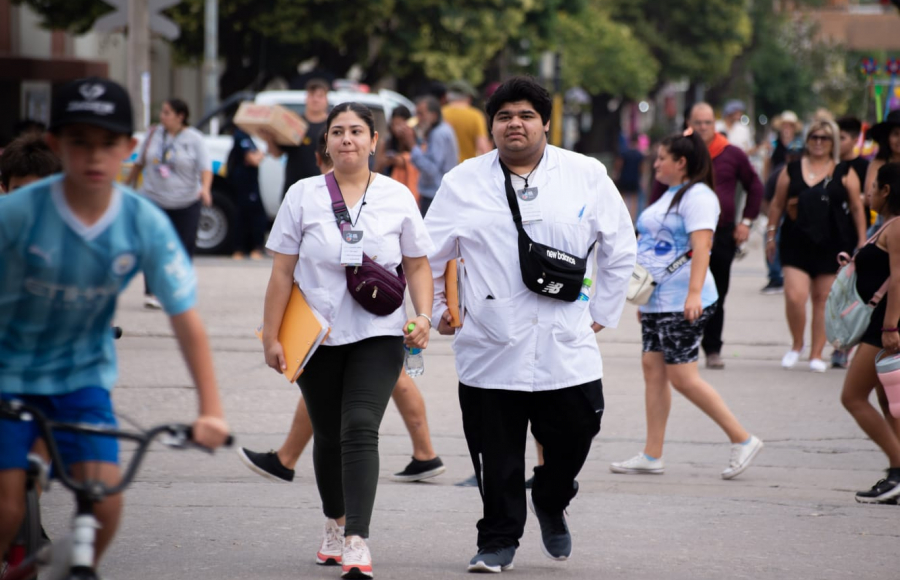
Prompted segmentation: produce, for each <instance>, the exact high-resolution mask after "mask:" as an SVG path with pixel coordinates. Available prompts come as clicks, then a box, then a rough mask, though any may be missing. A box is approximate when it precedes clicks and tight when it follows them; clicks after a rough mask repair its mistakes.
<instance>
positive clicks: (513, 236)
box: [425, 145, 636, 391]
mask: <svg viewBox="0 0 900 580" xmlns="http://www.w3.org/2000/svg"><path fill="white" fill-rule="evenodd" d="M539 168H540V169H539V171H538V172H536V173H535V176H534V179H533V180H532V182H531V185H532V186H536V187H538V191H539V195H538V200H539V201H540V204H541V211H542V214H543V221H541V222H539V223H533V224H526V225H525V230H526V231H527V232H528V235H529V236H531V238H532V239H533V240H534V241H536V242H540V243H543V244H547V245H549V246H552V247H554V248H557V249H560V250H563V251H565V252H567V253H570V254H575V255H578V256H581V257H583V256H585V255H586V254H587V251H588V248H589V247H590V246H592V245H593V244H594V243H595V242H596V243H597V245H596V247H595V248H594V250H593V253H592V258H593V259H594V260H595V261H596V266H597V269H596V272H597V273H596V274H595V276H594V277H595V278H596V279H595V280H593V282H594V284H593V288H594V291H593V295H592V297H591V300H590V302H584V301H578V302H562V301H560V300H553V299H550V298H546V297H544V296H539V295H537V294H535V293H534V292H531V291H530V290H528V289H527V288H526V287H525V284H524V283H523V282H522V274H521V270H520V269H519V255H518V245H517V237H518V234H517V232H516V227H515V224H514V223H513V219H512V214H511V213H510V209H509V204H508V202H507V200H506V189H505V186H504V178H503V171H502V169H501V168H500V163H499V159H498V153H497V151H493V152H491V153H488V154H485V155H482V156H480V157H476V158H474V159H469V160H467V161H465V162H463V163H462V164H461V165H459V166H457V167H456V168H455V169H453V170H452V171H450V172H449V173H447V174H446V175H444V179H443V181H442V182H441V187H440V189H439V190H438V192H437V195H436V196H435V201H434V203H433V204H432V206H431V208H430V209H429V210H428V215H427V217H426V219H425V226H426V228H427V229H428V233H429V234H430V235H431V239H432V241H433V242H434V244H435V247H436V250H435V252H434V253H432V254H430V255H429V260H430V261H431V268H432V270H433V272H434V276H435V306H434V313H433V315H434V320H435V323H437V321H438V320H439V319H440V316H441V315H442V314H443V313H444V311H445V310H446V308H447V305H446V304H447V303H446V298H445V295H444V277H443V274H444V270H445V267H446V263H447V261H449V260H451V259H454V258H456V257H457V247H458V249H459V255H460V256H461V257H462V258H463V259H464V260H465V269H466V277H465V287H464V294H465V309H466V318H465V321H464V324H463V327H462V328H461V329H460V330H459V331H457V333H456V336H455V338H454V340H453V349H454V351H455V353H456V371H457V374H458V375H459V380H460V381H461V382H462V383H463V384H465V385H468V386H471V387H480V388H486V389H506V390H512V391H548V390H555V389H563V388H567V387H572V386H575V385H580V384H583V383H587V382H591V381H595V380H597V379H600V378H602V377H603V361H602V359H601V357H600V349H599V348H598V346H597V341H596V338H595V337H594V333H593V331H592V330H591V328H590V325H591V322H592V321H594V322H597V323H598V324H601V325H603V326H605V327H608V328H614V327H615V326H616V325H617V324H618V322H619V318H620V317H621V315H622V308H623V306H624V302H625V292H626V289H627V286H628V280H629V278H630V277H631V273H632V272H633V270H634V263H635V254H636V241H635V237H634V226H633V225H632V223H631V218H630V216H629V213H628V209H627V208H626V207H625V203H624V202H623V200H622V197H621V195H620V194H619V192H618V190H617V189H616V187H615V185H614V184H613V182H612V180H611V179H610V178H609V176H608V175H607V172H606V168H605V167H604V166H603V164H601V163H600V162H599V161H597V160H595V159H592V158H589V157H586V156H584V155H580V154H577V153H572V152H570V151H565V150H563V149H559V148H557V147H553V146H550V145H548V146H547V147H546V149H545V151H544V158H543V160H542V161H541V163H540V166H539ZM587 276H591V269H590V267H589V268H588V273H587ZM489 297H490V298H489Z"/></svg>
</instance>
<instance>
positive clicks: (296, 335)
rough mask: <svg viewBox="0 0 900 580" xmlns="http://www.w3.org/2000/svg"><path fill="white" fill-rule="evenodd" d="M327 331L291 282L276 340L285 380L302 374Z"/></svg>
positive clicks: (320, 317) (321, 320) (316, 313)
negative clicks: (281, 351) (289, 295)
mask: <svg viewBox="0 0 900 580" xmlns="http://www.w3.org/2000/svg"><path fill="white" fill-rule="evenodd" d="M329 332H331V328H330V327H329V326H328V322H327V321H326V320H325V318H324V317H322V315H321V314H319V313H318V312H317V311H316V309H315V308H313V307H312V306H310V305H309V303H308V302H307V301H306V298H305V297H304V296H303V293H302V292H301V291H300V288H299V287H297V285H296V284H294V285H293V288H292V289H291V297H290V299H289V300H288V304H287V308H285V309H284V317H283V318H282V319H281V329H280V330H279V331H278V342H280V343H281V348H282V349H284V362H285V363H287V369H286V370H285V371H284V376H285V377H286V378H287V380H288V381H290V382H292V383H293V382H295V381H296V380H297V378H298V377H299V376H300V375H301V374H303V369H304V368H305V367H306V363H308V362H309V359H310V358H312V355H313V353H315V352H316V349H317V348H319V345H321V344H322V343H323V342H325V339H326V338H328V333H329ZM256 336H258V337H259V339H260V340H262V325H260V326H259V328H257V329H256Z"/></svg>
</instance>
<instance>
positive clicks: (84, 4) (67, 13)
mask: <svg viewBox="0 0 900 580" xmlns="http://www.w3.org/2000/svg"><path fill="white" fill-rule="evenodd" d="M12 3H13V4H15V5H17V6H18V5H22V4H24V5H26V6H28V7H29V8H31V9H32V10H34V11H35V12H36V13H37V14H38V15H40V16H41V26H43V27H44V28H47V29H51V30H68V31H69V32H74V33H75V34H84V33H85V32H87V31H88V30H90V29H91V26H93V25H94V22H95V21H96V20H97V19H98V18H100V17H101V16H103V15H104V14H106V13H107V12H112V10H113V7H112V6H110V5H109V4H107V3H105V2H103V1H102V0H12Z"/></svg>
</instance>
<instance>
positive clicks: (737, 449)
mask: <svg viewBox="0 0 900 580" xmlns="http://www.w3.org/2000/svg"><path fill="white" fill-rule="evenodd" d="M762 448H763V442H762V440H761V439H759V438H758V437H757V436H756V435H751V436H750V442H749V443H746V444H745V443H734V444H733V445H732V446H731V461H729V462H728V469H726V470H725V471H723V472H722V479H734V478H735V477H737V476H738V475H740V474H741V473H743V472H744V470H745V469H747V468H748V467H750V462H751V461H753V458H754V457H756V455H757V454H758V453H759V451H760V450H761V449H762Z"/></svg>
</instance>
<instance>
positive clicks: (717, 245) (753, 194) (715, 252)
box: [652, 103, 763, 369]
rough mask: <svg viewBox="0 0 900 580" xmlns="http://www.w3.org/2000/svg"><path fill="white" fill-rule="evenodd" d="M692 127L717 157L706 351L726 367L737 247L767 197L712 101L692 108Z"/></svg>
mask: <svg viewBox="0 0 900 580" xmlns="http://www.w3.org/2000/svg"><path fill="white" fill-rule="evenodd" d="M688 126H689V127H690V128H691V129H693V130H694V131H695V132H696V133H697V134H698V135H700V137H701V138H702V139H703V141H704V142H705V143H706V146H707V147H708V148H709V154H710V156H711V157H712V160H713V180H714V181H715V184H716V188H715V189H716V195H717V196H718V198H719V206H720V207H721V213H720V214H719V223H718V225H717V226H716V233H715V236H714V237H713V248H712V254H711V255H710V257H709V269H710V271H711V272H712V275H713V279H715V281H716V290H718V292H719V301H718V303H717V308H716V312H715V314H714V315H713V316H712V318H710V320H709V322H708V323H707V325H706V329H705V330H704V332H703V342H702V346H703V351H704V352H705V353H706V368H710V369H722V368H725V363H724V362H723V361H722V357H721V355H720V353H721V351H722V327H723V326H724V323H725V309H724V306H725V296H726V295H727V294H728V284H729V281H730V278H731V263H732V262H733V261H734V254H735V251H737V247H738V246H740V245H741V244H743V243H744V242H746V241H747V238H749V237H750V227H751V226H752V225H753V220H755V219H756V217H757V216H758V215H759V205H760V203H761V201H762V197H763V185H762V182H761V181H760V180H759V176H758V175H757V174H756V171H755V170H754V169H753V166H752V165H750V159H749V158H748V157H747V154H746V153H744V152H743V151H742V150H741V149H739V148H738V147H735V146H734V145H729V144H728V140H727V139H726V138H725V137H724V136H723V135H721V134H720V133H717V132H716V117H715V114H714V113H713V109H712V107H711V106H709V104H708V103H697V104H696V105H694V106H693V108H691V112H690V116H689V117H688ZM738 182H740V183H741V185H743V187H744V191H746V192H747V203H746V205H745V206H744V215H743V218H742V219H741V221H740V223H737V224H736V223H735V221H736V215H735V214H736V207H737V199H736V197H737V195H736V193H737V184H738ZM666 189H667V187H666V186H665V185H663V184H662V183H660V182H658V181H654V183H653V196H652V198H653V200H654V201H655V200H657V199H659V197H660V196H661V195H662V194H663V193H665V191H666Z"/></svg>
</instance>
